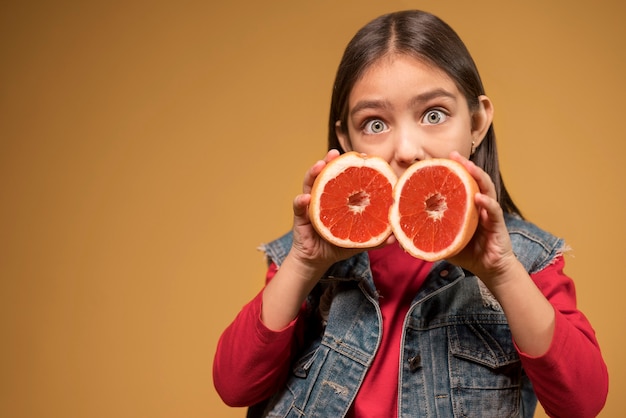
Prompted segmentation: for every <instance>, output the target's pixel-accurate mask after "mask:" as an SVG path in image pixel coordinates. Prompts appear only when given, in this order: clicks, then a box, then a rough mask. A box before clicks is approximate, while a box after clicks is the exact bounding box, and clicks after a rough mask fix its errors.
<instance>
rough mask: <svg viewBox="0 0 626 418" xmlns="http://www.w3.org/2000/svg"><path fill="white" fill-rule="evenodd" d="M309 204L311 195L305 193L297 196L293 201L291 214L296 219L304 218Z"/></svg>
mask: <svg viewBox="0 0 626 418" xmlns="http://www.w3.org/2000/svg"><path fill="white" fill-rule="evenodd" d="M309 202H311V195H310V194H306V193H303V194H299V195H298V196H296V197H295V198H294V199H293V214H294V216H295V217H296V218H300V219H302V218H306V216H307V211H308V207H309Z"/></svg>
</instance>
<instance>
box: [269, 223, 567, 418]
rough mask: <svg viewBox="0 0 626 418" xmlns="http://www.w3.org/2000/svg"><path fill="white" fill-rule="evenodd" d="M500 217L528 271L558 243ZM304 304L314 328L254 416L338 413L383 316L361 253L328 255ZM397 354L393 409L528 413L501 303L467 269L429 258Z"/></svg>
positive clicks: (273, 246) (273, 249)
mask: <svg viewBox="0 0 626 418" xmlns="http://www.w3.org/2000/svg"><path fill="white" fill-rule="evenodd" d="M505 219H506V222H507V227H508V229H509V233H510V236H511V241H512V244H513V250H514V252H515V254H516V256H517V258H518V259H519V260H520V262H521V263H522V264H523V265H524V267H525V268H526V270H527V271H528V272H529V273H534V272H537V271H540V270H542V269H543V268H544V267H546V266H547V265H549V264H550V263H551V262H553V260H554V258H555V257H557V256H558V255H559V254H560V253H561V252H562V251H563V248H564V243H563V241H562V240H560V239H558V238H555V237H553V236H552V235H550V234H549V233H547V232H544V231H542V230H540V229H539V228H537V227H536V226H534V225H533V224H530V223H528V222H526V221H523V220H521V219H519V218H518V217H515V216H512V215H506V216H505ZM290 247H291V235H290V234H287V235H285V236H284V237H282V238H280V239H278V240H276V241H274V242H272V243H270V244H268V245H266V246H265V248H264V250H265V252H266V254H267V256H268V257H269V259H270V260H272V261H274V262H275V263H277V264H278V265H280V263H281V262H282V260H283V259H284V258H285V257H286V255H287V253H288V252H289V249H290ZM329 295H330V297H329ZM327 300H330V301H331V302H328V303H327V302H325V301H327ZM307 306H308V307H309V311H310V315H309V316H310V318H309V319H308V320H312V318H313V319H314V318H317V319H318V323H319V326H318V327H312V328H313V329H316V330H319V332H317V331H315V332H309V334H307V336H306V337H307V338H308V340H307V343H306V344H305V347H304V348H303V350H302V351H301V353H300V355H299V357H298V358H296V360H295V362H294V363H293V367H292V373H291V375H290V376H289V377H288V380H287V383H286V385H285V386H284V387H283V388H282V389H281V390H280V391H279V392H278V393H277V394H275V395H274V397H273V398H272V399H270V400H269V402H268V403H267V405H266V406H264V409H265V411H264V413H263V416H268V417H303V416H306V417H320V418H327V417H343V416H345V415H346V413H347V411H348V409H349V408H350V405H351V403H352V402H353V400H354V398H355V396H356V393H357V391H358V390H359V387H360V385H361V383H362V382H363V379H364V377H365V374H366V372H367V370H368V367H369V366H370V364H371V363H372V359H373V358H374V356H375V355H376V352H377V349H378V346H379V343H380V338H381V332H380V329H381V323H382V317H381V313H380V308H379V305H378V300H377V292H376V288H375V285H374V282H373V279H372V273H371V270H370V267H369V258H368V256H367V253H365V252H364V253H361V254H359V255H357V256H354V257H352V258H350V259H348V260H345V261H342V262H339V263H337V264H335V265H333V266H332V267H331V268H330V269H329V270H328V272H327V273H326V275H325V276H324V277H323V278H322V280H321V281H320V282H319V284H318V285H317V287H316V289H315V290H314V291H313V292H312V293H311V295H310V296H309V299H308V304H307ZM381 355H384V354H383V353H381ZM400 355H401V358H400V370H399V372H400V373H399V381H398V386H399V392H398V415H399V416H400V417H481V418H488V417H497V418H504V417H529V418H530V417H532V416H533V414H534V410H535V406H536V403H537V399H536V396H535V394H534V392H533V389H532V385H531V383H530V381H529V379H528V378H527V376H526V374H525V373H524V370H523V369H522V366H521V362H520V359H519V356H518V354H517V352H516V350H515V347H514V344H513V340H512V336H511V332H510V330H509V326H508V324H507V320H506V317H505V316H504V313H503V311H502V308H501V307H500V305H499V303H498V302H497V301H496V300H495V298H494V297H493V296H492V295H491V293H490V292H489V291H488V290H487V288H486V287H485V285H484V284H482V282H481V281H480V280H479V279H478V278H477V277H476V276H474V275H473V274H472V273H470V272H468V271H465V270H463V269H461V268H459V267H457V266H454V265H452V264H450V263H448V262H446V261H440V262H437V263H435V264H434V265H433V267H432V269H431V271H430V272H429V275H428V278H427V279H426V281H425V283H424V285H423V286H422V288H421V289H420V290H419V292H418V293H417V294H416V295H415V297H414V299H413V301H412V304H411V307H410V309H409V312H408V313H407V315H406V317H405V320H404V327H403V335H402V348H401V354H400Z"/></svg>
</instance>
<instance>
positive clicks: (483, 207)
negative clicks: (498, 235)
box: [474, 193, 504, 229]
mask: <svg viewBox="0 0 626 418" xmlns="http://www.w3.org/2000/svg"><path fill="white" fill-rule="evenodd" d="M474 202H475V203H476V206H477V207H478V210H479V213H480V222H481V224H482V225H483V226H485V227H488V228H489V225H497V224H503V225H504V214H503V212H502V207H501V206H500V204H499V203H498V201H497V200H495V199H494V198H492V197H491V196H489V195H486V194H483V193H476V196H475V197H474ZM489 229H491V228H489Z"/></svg>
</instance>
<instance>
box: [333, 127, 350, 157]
mask: <svg viewBox="0 0 626 418" xmlns="http://www.w3.org/2000/svg"><path fill="white" fill-rule="evenodd" d="M335 135H337V139H338V140H339V145H341V149H343V151H344V152H348V151H352V144H351V143H350V138H349V136H348V132H347V131H344V129H343V127H342V126H341V121H340V120H338V121H337V122H335Z"/></svg>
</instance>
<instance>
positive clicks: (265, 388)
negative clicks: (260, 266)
mask: <svg viewBox="0 0 626 418" xmlns="http://www.w3.org/2000/svg"><path fill="white" fill-rule="evenodd" d="M275 273H276V265H275V264H272V265H271V266H270V269H269V270H268V275H267V280H268V281H269V280H271V279H272V277H273V276H274V274H275ZM270 283H271V281H270ZM262 295H263V292H260V293H259V294H258V295H257V296H256V297H255V298H254V299H253V300H252V301H250V302H249V303H248V304H247V305H246V306H244V307H243V309H242V310H241V311H240V312H239V314H238V315H237V317H236V318H235V320H234V321H233V322H232V323H231V324H230V325H229V326H228V328H226V330H224V332H223V333H222V336H221V337H220V340H219V342H218V345H217V350H216V352H215V358H214V361H213V383H214V385H215V389H216V390H217V392H218V394H219V395H220V397H221V398H222V400H223V401H224V402H225V403H226V404H227V405H229V406H239V407H241V406H250V405H253V404H256V403H258V402H260V401H262V400H264V399H266V398H268V397H269V396H271V395H272V394H273V393H274V392H275V391H276V390H277V389H278V388H279V387H280V385H281V384H282V383H283V381H284V380H285V378H286V376H287V373H288V369H289V364H290V363H291V358H292V357H293V354H294V352H295V350H296V343H297V341H298V340H299V335H300V334H301V332H302V329H301V327H300V326H299V322H298V321H297V320H294V321H291V322H290V323H289V324H288V325H287V326H286V327H284V329H282V330H280V331H272V330H270V329H269V328H267V327H266V326H265V325H264V324H263V322H262V321H261V303H262Z"/></svg>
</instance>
